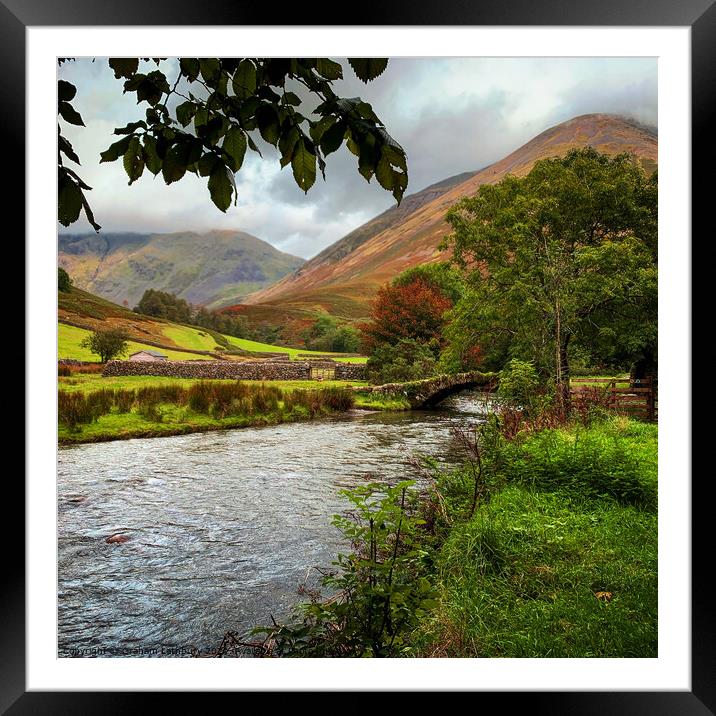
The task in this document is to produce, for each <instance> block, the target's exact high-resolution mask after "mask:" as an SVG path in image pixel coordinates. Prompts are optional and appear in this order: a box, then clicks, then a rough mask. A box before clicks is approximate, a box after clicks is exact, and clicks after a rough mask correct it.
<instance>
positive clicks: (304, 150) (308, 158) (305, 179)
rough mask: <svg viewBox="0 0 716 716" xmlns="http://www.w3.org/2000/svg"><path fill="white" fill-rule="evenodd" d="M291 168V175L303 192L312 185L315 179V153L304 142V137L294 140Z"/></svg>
mask: <svg viewBox="0 0 716 716" xmlns="http://www.w3.org/2000/svg"><path fill="white" fill-rule="evenodd" d="M291 169H293V177H294V179H295V180H296V184H298V186H299V187H301V189H303V191H304V192H308V190H309V189H310V188H311V187H312V186H313V183H314V182H315V181H316V155H315V154H314V152H313V151H312V148H309V147H308V146H307V144H306V140H305V138H304V137H301V139H300V140H299V141H298V142H296V146H295V147H294V149H293V155H292V156H291Z"/></svg>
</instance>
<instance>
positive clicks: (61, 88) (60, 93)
mask: <svg viewBox="0 0 716 716" xmlns="http://www.w3.org/2000/svg"><path fill="white" fill-rule="evenodd" d="M76 94H77V88H76V87H75V86H74V85H73V84H71V83H70V82H66V81H65V80H58V81H57V99H58V100H59V101H60V102H69V101H70V100H72V99H74V96H75V95H76Z"/></svg>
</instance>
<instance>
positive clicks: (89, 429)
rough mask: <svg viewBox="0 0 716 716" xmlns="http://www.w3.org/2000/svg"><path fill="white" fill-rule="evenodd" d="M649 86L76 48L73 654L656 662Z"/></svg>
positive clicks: (68, 559) (60, 626)
mask: <svg viewBox="0 0 716 716" xmlns="http://www.w3.org/2000/svg"><path fill="white" fill-rule="evenodd" d="M105 51H107V49H106V48H105ZM343 51H345V49H343ZM657 85H658V64H657V58H655V57H478V56H476V57H392V58H365V57H359V58H342V57H333V58H286V57H258V58H233V57H217V58H205V57H200V58H192V57H156V58H152V57H68V58H59V59H58V60H57V108H58V109H57V111H58V140H57V141H58V145H57V149H58V175H57V176H58V195H57V219H58V221H57V419H58V420H57V447H58V453H57V455H58V457H57V476H56V498H57V540H58V550H57V635H58V636H57V656H58V657H59V658H60V659H67V658H70V659H72V658H107V657H110V658H170V659H171V658H174V659H175V658H185V659H191V658H249V659H252V658H301V657H307V658H311V657H314V658H315V657H318V658H364V657H369V658H389V659H396V658H410V659H437V658H440V659H445V658H471V659H472V658H482V659H485V658H487V659H489V658H566V659H581V658H592V659H608V658H623V659H643V658H654V659H655V658H656V657H658V656H659V639H658V631H659V630H658V627H659V624H658V618H657V617H658V607H659V603H658V556H659V550H658V547H659V545H658V527H659V522H658V460H657V455H658V350H657V349H658V330H657V329H658V311H657V308H658V291H657V287H658V244H659V242H658V218H659V215H658V116H657V104H658V101H657V100H658V96H657ZM663 126H664V132H666V128H665V127H666V125H665V124H664V125H663ZM664 136H666V135H664ZM667 144H668V142H667ZM665 156H666V155H665ZM53 161H54V160H53ZM667 168H668V167H665V168H663V170H664V172H667ZM667 174H668V172H667ZM667 263H668V262H667ZM52 270H53V271H54V265H53V267H52ZM46 313H47V315H50V316H51V313H50V312H49V311H47V312H46ZM50 358H51V355H50ZM662 358H663V356H662ZM664 360H665V359H664ZM664 366H666V363H664ZM50 367H51V368H52V370H53V371H54V365H52V366H50ZM664 370H666V367H665V368H664ZM666 374H668V372H667V373H666ZM664 395H665V396H666V393H665V394H664ZM665 399H666V398H665ZM665 406H666V404H665ZM665 410H666V407H665ZM667 412H668V411H667ZM53 439H54V438H53ZM662 447H663V446H662ZM667 501H668V500H667ZM212 668H213V667H212Z"/></svg>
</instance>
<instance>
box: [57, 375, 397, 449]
mask: <svg viewBox="0 0 716 716" xmlns="http://www.w3.org/2000/svg"><path fill="white" fill-rule="evenodd" d="M199 384H202V385H209V386H217V388H220V387H221V386H223V390H224V391H226V389H228V386H236V384H237V383H236V381H228V380H227V381H206V380H199V379H193V378H185V379H177V378H167V377H155V376H122V377H102V376H99V375H81V374H76V375H75V376H73V377H60V378H59V387H60V391H59V394H58V398H59V403H60V411H59V425H58V443H59V444H60V445H73V444H81V443H95V442H109V441H112V440H129V439H136V438H154V437H168V436H172V435H185V434H189V433H195V432H197V433H198V432H207V431H212V430H230V429H237V428H247V427H261V426H267V425H279V424H282V423H287V422H302V421H306V420H315V419H319V418H322V417H326V416H328V415H333V414H336V413H339V412H344V411H346V410H348V409H353V408H355V409H363V410H391V411H397V410H407V409H409V408H410V405H409V403H408V402H407V400H404V399H401V398H400V397H395V396H382V395H377V394H370V393H369V394H362V393H353V392H351V389H352V388H353V387H354V386H356V387H362V386H365V385H366V383H364V382H361V381H241V385H243V386H244V387H245V389H246V390H244V392H242V394H241V395H238V394H237V395H233V396H228V397H223V398H221V399H220V403H221V404H220V405H218V407H217V406H216V405H212V404H201V405H199V404H197V402H196V401H194V402H192V401H191V400H190V399H189V397H188V395H189V393H190V391H192V390H196V386H197V385H199ZM262 391H263V393H262ZM258 394H260V398H261V399H260V400H259V401H258V402H257V403H255V402H251V400H250V397H251V395H258ZM227 401H228V403H227ZM231 401H233V403H232V402H231Z"/></svg>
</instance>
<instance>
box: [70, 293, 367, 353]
mask: <svg viewBox="0 0 716 716" xmlns="http://www.w3.org/2000/svg"><path fill="white" fill-rule="evenodd" d="M57 320H58V332H57V338H58V346H57V349H58V358H70V359H73V360H83V361H97V356H96V355H93V354H92V353H90V352H89V350H88V349H86V348H84V347H83V346H82V345H81V344H82V341H83V339H84V338H85V337H86V336H88V335H89V334H90V332H91V331H97V330H108V329H110V328H120V329H122V330H123V331H125V333H126V334H127V335H128V337H129V339H130V340H129V352H130V353H133V352H135V351H139V350H146V349H154V350H156V349H159V350H160V351H161V352H163V353H165V354H166V355H167V356H168V357H169V358H170V359H172V360H207V359H216V358H226V359H230V360H255V359H257V358H264V357H269V356H270V355H271V354H276V353H283V354H285V355H288V356H289V357H290V358H291V359H297V358H299V359H300V358H302V357H304V356H307V357H310V356H318V355H322V356H323V355H330V356H332V357H334V358H335V359H336V360H343V361H347V362H351V363H352V362H359V363H360V362H364V361H365V358H357V357H347V356H342V355H341V354H339V353H331V354H328V353H326V352H320V351H309V350H306V349H305V348H285V347H283V346H274V345H270V344H268V343H259V342H257V341H252V340H248V339H246V338H236V337H234V336H226V335H223V334H221V333H217V332H216V331H212V330H210V329H208V328H199V327H197V326H188V325H183V324H179V323H173V322H171V321H167V320H164V319H161V318H152V317H149V316H143V315H141V314H139V313H134V312H133V311H129V310H127V309H126V308H123V307H122V306H118V305H117V304H115V303H112V302H111V301H108V300H106V299H104V298H100V297H99V296H94V295H93V294H91V293H88V292H87V291H83V290H82V289H79V288H76V287H74V286H73V287H72V288H71V289H70V291H68V292H63V291H60V292H58V294H57Z"/></svg>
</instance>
